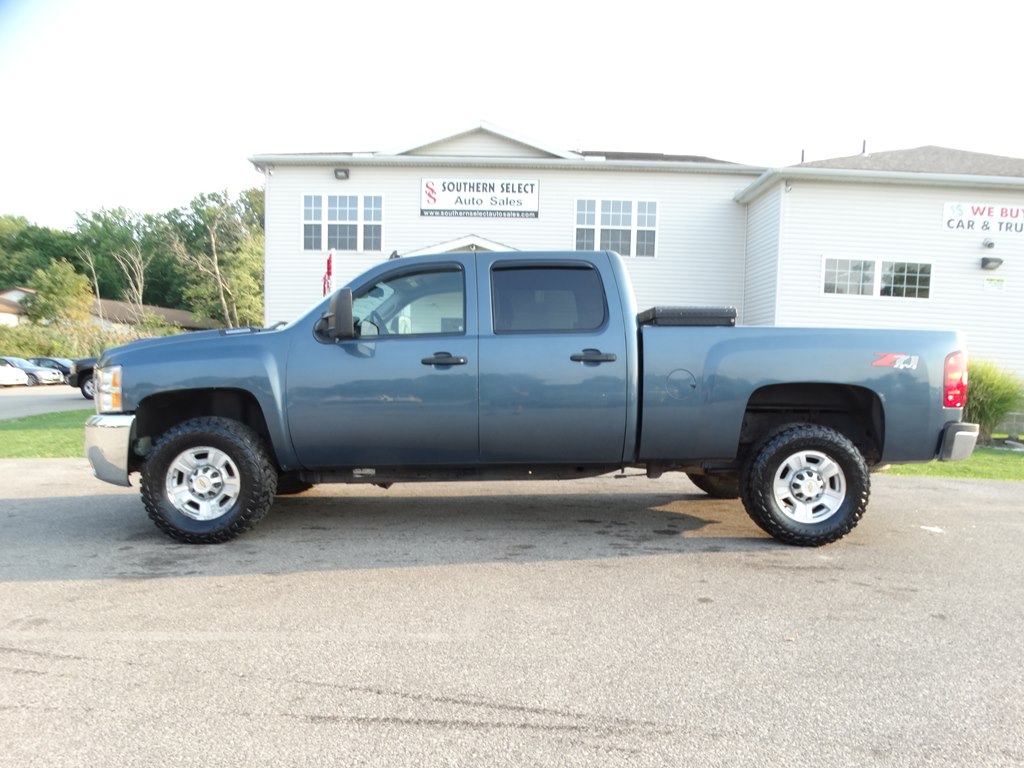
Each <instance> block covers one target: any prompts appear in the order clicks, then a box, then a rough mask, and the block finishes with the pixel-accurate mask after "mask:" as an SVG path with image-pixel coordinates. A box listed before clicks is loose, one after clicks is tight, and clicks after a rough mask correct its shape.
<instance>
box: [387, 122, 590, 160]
mask: <svg viewBox="0 0 1024 768" xmlns="http://www.w3.org/2000/svg"><path fill="white" fill-rule="evenodd" d="M480 134H487V135H489V136H491V137H494V138H497V139H504V140H505V141H507V142H510V143H512V144H519V145H521V146H522V147H524V148H526V149H531V150H535V151H537V152H539V153H540V154H542V155H550V156H551V157H559V158H562V159H563V160H577V159H579V157H580V155H579V154H578V153H576V152H566V151H565V150H561V149H555V148H554V147H551V146H548V145H546V144H541V143H540V142H538V141H534V140H533V139H528V138H526V137H525V136H521V135H519V134H516V133H512V131H507V130H505V129H504V128H499V127H498V126H496V125H491V124H490V123H488V122H485V121H482V120H481V121H480V122H479V123H478V124H477V125H474V126H471V127H469V128H467V129H466V130H464V131H460V132H458V133H455V134H452V135H451V136H441V137H439V138H436V139H432V140H430V141H426V142H417V143H416V144H412V145H407V146H402V147H398V148H397V149H392V150H389V151H386V152H376V153H375V154H378V155H411V154H413V153H419V154H430V153H426V152H424V150H427V149H430V148H432V147H435V148H436V147H438V145H444V144H451V143H453V142H456V141H459V140H460V139H466V138H469V137H471V136H474V135H480Z"/></svg>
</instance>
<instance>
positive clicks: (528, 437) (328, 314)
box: [86, 251, 978, 546]
mask: <svg viewBox="0 0 1024 768" xmlns="http://www.w3.org/2000/svg"><path fill="white" fill-rule="evenodd" d="M95 392H96V399H95V402H96V411H97V414H96V415H95V416H93V417H91V418H90V419H89V420H88V422H87V424H86V454H87V456H88V458H89V461H90V462H91V464H92V467H93V470H94V472H95V474H96V476H97V477H98V478H99V479H101V480H104V481H107V482H110V483H115V484H118V485H129V476H130V475H131V473H134V472H138V473H140V475H141V491H142V498H143V502H144V505H145V507H146V509H147V511H148V513H149V516H150V517H151V518H152V519H153V521H154V522H155V523H156V525H157V526H158V527H159V528H160V529H161V530H162V531H164V532H165V533H166V534H168V535H169V536H171V537H173V538H175V539H177V540H180V541H184V542H190V543H216V542H223V541H227V540H229V539H232V538H234V537H235V536H237V535H238V534H240V533H242V532H244V531H246V530H248V529H250V528H251V527H252V526H253V525H255V524H256V523H257V522H258V521H259V520H260V519H261V518H262V517H263V516H264V515H265V514H266V512H267V511H268V509H269V508H270V506H271V503H272V502H273V499H274V496H275V495H277V494H281V493H295V492H301V491H302V490H305V489H308V488H309V487H311V486H312V485H313V484H317V483H328V482H344V483H374V484H378V485H383V486H385V487H386V486H388V485H389V484H391V483H394V482H399V481H419V480H432V479H443V480H471V479H523V480H527V479H537V478H547V479H550V478H579V477H586V476H593V475H598V474H603V473H607V472H611V471H615V470H618V469H621V468H625V467H640V468H643V469H644V470H646V472H647V474H648V475H649V476H651V477H657V476H659V475H661V474H662V473H664V472H685V473H687V474H688V476H689V477H690V478H691V479H692V480H693V482H694V483H695V484H696V485H697V486H698V487H699V488H700V489H702V490H703V491H705V492H706V493H709V494H711V495H712V496H716V497H720V498H730V497H732V498H735V497H739V498H741V499H742V502H743V505H744V507H745V509H746V511H747V513H748V514H749V515H750V517H751V518H752V519H753V521H754V522H755V523H756V524H757V525H759V526H760V527H761V528H762V529H763V530H765V531H766V532H767V533H769V534H770V535H772V536H774V537H775V538H777V539H780V540H782V541H785V542H788V543H791V544H797V545H805V546H818V545H821V544H826V543H829V542H832V541H835V540H837V539H839V538H841V537H842V536H844V535H846V534H847V533H848V532H849V531H851V530H852V529H853V528H854V526H856V525H857V523H858V521H859V520H860V518H861V516H862V515H863V513H864V510H865V508H866V506H867V502H868V493H869V486H870V474H869V473H870V470H871V468H873V467H876V466H878V465H881V464H887V463H898V462H914V461H929V460H932V459H940V460H957V459H965V458H967V457H968V456H970V454H971V452H972V451H973V449H974V445H975V442H976V440H977V434H978V429H977V426H976V425H974V424H966V423H962V422H961V417H962V412H963V406H964V401H965V398H966V395H967V368H966V352H965V348H964V344H963V341H962V339H961V338H960V337H959V335H958V334H957V333H955V332H944V331H913V330H900V331H879V330H853V329H850V330H847V329H827V330H826V329H810V328H773V327H735V311H734V310H732V309H730V308H713V307H712V308H708V307H690V308H687V307H681V308H673V307H655V308H652V309H647V310H644V311H638V309H637V306H636V301H635V298H634V295H633V289H632V285H631V283H630V280H629V275H628V273H627V271H626V269H625V266H624V264H623V262H622V259H621V258H620V257H619V256H618V255H617V254H615V253H612V252H607V251H593V252H589V251H587V252H582V251H572V252H564V253H557V252H554V253H524V252H510V253H495V252H478V253H444V254H437V255H433V256H423V257H414V258H408V259H400V260H392V261H387V262H385V263H383V264H381V265H379V266H378V267H376V268H374V269H372V270H370V271H369V272H367V273H366V274H364V275H362V276H361V277H359V278H357V279H356V280H354V281H353V282H352V283H351V284H350V285H348V286H346V287H344V288H341V289H340V290H338V291H336V292H334V293H333V294H332V295H330V296H329V297H326V298H324V299H323V300H322V301H320V302H318V303H317V305H316V306H314V307H313V308H312V309H311V310H310V311H309V312H307V313H305V314H303V315H302V316H301V317H299V318H298V319H296V320H294V321H292V322H291V323H289V324H287V325H285V326H284V327H280V328H276V329H254V328H246V329H234V330H223V331H207V332H200V333H192V334H185V335H181V336H172V337H165V338H161V339H152V340H144V341H139V342H135V343H132V344H128V345H125V346H122V347H117V348H114V349H111V350H108V351H107V352H106V353H105V354H104V355H103V356H102V357H101V358H100V360H99V361H98V363H97V365H96V369H95Z"/></svg>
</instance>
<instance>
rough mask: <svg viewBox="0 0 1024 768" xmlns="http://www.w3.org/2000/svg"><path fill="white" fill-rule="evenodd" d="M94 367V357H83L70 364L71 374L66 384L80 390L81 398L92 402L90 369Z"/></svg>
mask: <svg viewBox="0 0 1024 768" xmlns="http://www.w3.org/2000/svg"><path fill="white" fill-rule="evenodd" d="M94 365H96V358H95V357H84V358H82V359H81V360H75V361H74V362H72V363H71V374H70V375H69V376H68V384H70V385H71V386H72V387H78V388H79V389H80V390H82V397H84V398H85V399H86V400H92V395H93V392H92V369H93V366H94Z"/></svg>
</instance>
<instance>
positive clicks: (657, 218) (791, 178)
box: [250, 124, 1024, 376]
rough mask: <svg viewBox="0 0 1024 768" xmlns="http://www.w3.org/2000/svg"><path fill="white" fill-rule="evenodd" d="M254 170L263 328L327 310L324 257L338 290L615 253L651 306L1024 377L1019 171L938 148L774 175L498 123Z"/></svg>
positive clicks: (263, 162)
mask: <svg viewBox="0 0 1024 768" xmlns="http://www.w3.org/2000/svg"><path fill="white" fill-rule="evenodd" d="M250 159H251V161H252V162H253V164H254V165H255V166H256V168H257V169H258V170H260V171H262V172H263V173H264V174H265V177H266V275H265V277H266V320H267V322H268V324H271V323H274V322H277V321H279V320H287V319H290V318H291V317H293V316H295V315H296V314H298V313H299V312H301V311H302V310H304V309H305V308H307V307H308V306H309V305H311V304H312V303H313V302H314V301H316V300H317V299H318V298H319V297H320V296H321V295H322V285H323V275H324V272H325V266H326V260H327V256H328V254H329V253H333V258H332V263H333V272H334V285H335V286H339V285H342V284H344V283H345V282H347V281H348V280H349V279H351V278H352V277H354V276H356V275H357V274H359V273H360V272H362V271H363V270H365V269H366V268H368V267H370V266H372V265H374V264H377V263H379V262H380V261H382V260H384V259H387V258H389V256H392V255H398V256H411V255H416V254H421V253H432V252H440V251H446V250H468V249H476V250H572V249H575V248H577V247H579V248H611V249H613V250H617V251H619V252H620V253H622V254H623V255H624V256H626V257H627V263H628V266H629V270H630V273H631V275H632V278H633V281H634V284H635V287H636V291H637V298H638V302H639V304H640V306H641V307H646V306H651V305H666V304H676V305H678V304H727V305H732V306H735V307H737V309H738V311H739V317H740V321H741V322H743V323H746V324H757V325H807V326H812V325H825V326H827V325H853V326H874V327H893V328H902V327H943V328H960V329H963V330H965V331H966V332H967V334H968V340H969V343H970V348H971V353H972V355H973V356H974V357H978V358H985V359H990V360H992V361H994V362H996V363H998V364H1000V365H1002V366H1004V367H1006V368H1008V369H1010V370H1012V371H1015V372H1016V373H1017V374H1018V375H1021V376H1024V338H1022V336H1024V334H1022V333H1021V331H1024V320H1022V318H1021V309H1020V307H1021V306H1022V298H1024V291H1022V288H1021V280H1022V278H1021V262H1022V261H1024V231H1022V230H1024V160H1015V159H1012V158H998V157H992V156H989V155H978V154H973V153H966V152H958V151H955V150H945V149H941V148H935V147H926V148H922V149H918V150H907V151H904V152H888V153H880V154H877V155H874V156H871V155H860V156H855V157H852V158H840V159H837V160H834V161H826V162H823V163H807V164H803V165H800V166H794V167H792V168H784V169H765V168H759V167H751V166H743V165H737V164H734V163H728V162H721V161H716V160H711V159H708V158H701V157H687V156H666V155H651V154H633V153H621V152H567V151H563V150H558V149H554V148H551V147H547V146H544V145H542V144H539V143H537V142H535V141H532V140H528V139H525V138H523V137H519V136H516V135H513V134H511V133H509V132H507V131H504V130H501V129H499V128H496V127H494V126H490V125H487V124H481V125H479V126H475V127H473V128H471V129H470V130H468V131H465V132H463V133H461V134H457V135H455V136H448V137H444V138H442V139H439V140H436V141H432V142H428V143H422V144H416V145H413V146H409V147H403V148H399V149H396V150H393V151H390V152H372V153H333V154H298V155H295V154H291V155H259V156H255V157H252V158H250ZM983 259H984V260H985V262H984V263H985V266H986V267H987V268H984V269H983V268H982V263H983ZM1000 260H1001V261H1000ZM908 352H909V351H908Z"/></svg>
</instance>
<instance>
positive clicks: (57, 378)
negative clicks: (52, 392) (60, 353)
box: [0, 355, 64, 387]
mask: <svg viewBox="0 0 1024 768" xmlns="http://www.w3.org/2000/svg"><path fill="white" fill-rule="evenodd" d="M0 360H6V361H7V363H8V364H9V365H13V366H14V367H15V368H21V370H23V371H24V372H25V373H26V374H27V375H28V385H29V386H30V387H34V386H36V385H37V384H62V383H63V382H64V374H62V373H61V372H60V371H58V370H56V369H55V368H44V367H42V366H39V365H34V364H32V363H30V362H29V361H28V360H26V359H25V358H23V357H9V356H7V355H4V356H3V357H0Z"/></svg>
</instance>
